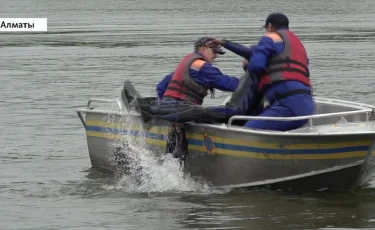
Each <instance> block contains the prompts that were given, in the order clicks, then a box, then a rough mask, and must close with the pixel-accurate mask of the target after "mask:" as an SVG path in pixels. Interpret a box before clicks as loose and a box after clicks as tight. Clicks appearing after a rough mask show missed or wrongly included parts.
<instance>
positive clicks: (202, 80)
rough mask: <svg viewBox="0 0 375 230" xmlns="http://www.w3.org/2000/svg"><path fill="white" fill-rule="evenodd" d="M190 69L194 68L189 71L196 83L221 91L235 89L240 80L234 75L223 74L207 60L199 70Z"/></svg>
mask: <svg viewBox="0 0 375 230" xmlns="http://www.w3.org/2000/svg"><path fill="white" fill-rule="evenodd" d="M192 71H195V70H190V72H191V76H192V77H193V76H194V75H195V77H194V80H195V81H196V82H197V83H199V84H201V85H204V86H206V87H212V88H215V89H219V90H222V91H229V92H233V91H235V90H236V89H237V87H238V84H239V81H240V80H239V79H238V78H236V77H231V76H228V75H224V74H223V73H221V71H220V70H219V69H218V68H216V67H214V66H212V65H211V64H210V63H208V62H206V63H205V64H204V65H202V67H201V68H200V70H199V71H196V72H195V73H194V72H192Z"/></svg>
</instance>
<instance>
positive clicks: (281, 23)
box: [263, 13, 289, 27]
mask: <svg viewBox="0 0 375 230" xmlns="http://www.w3.org/2000/svg"><path fill="white" fill-rule="evenodd" d="M269 24H271V25H272V26H276V27H289V19H288V17H287V16H286V15H285V14H283V13H271V14H269V15H268V17H267V19H266V23H265V24H264V26H263V27H266V26H268V25H269Z"/></svg>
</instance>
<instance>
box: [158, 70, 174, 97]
mask: <svg viewBox="0 0 375 230" xmlns="http://www.w3.org/2000/svg"><path fill="white" fill-rule="evenodd" d="M173 74H174V72H173V73H170V74H168V75H166V76H165V77H164V78H163V80H161V81H160V82H159V83H158V84H157V86H156V94H157V96H158V98H159V100H161V99H163V95H164V92H165V90H166V89H167V87H168V84H169V81H170V80H171V79H172V77H173Z"/></svg>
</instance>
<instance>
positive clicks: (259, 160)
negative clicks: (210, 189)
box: [85, 111, 375, 190]
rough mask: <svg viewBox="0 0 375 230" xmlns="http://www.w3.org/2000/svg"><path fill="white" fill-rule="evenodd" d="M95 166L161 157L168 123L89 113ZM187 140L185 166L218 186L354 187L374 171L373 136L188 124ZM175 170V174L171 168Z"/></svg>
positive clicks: (113, 166)
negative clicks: (145, 155)
mask: <svg viewBox="0 0 375 230" xmlns="http://www.w3.org/2000/svg"><path fill="white" fill-rule="evenodd" d="M85 120H86V135H87V144H88V149H89V154H90V159H91V163H92V166H93V167H99V168H106V169H111V170H116V169H118V167H119V166H121V164H122V163H123V158H121V154H123V155H125V156H126V154H127V152H128V151H131V146H134V147H136V146H145V148H147V149H149V150H151V151H152V153H153V154H155V155H162V154H164V151H165V144H166V139H167V133H168V130H169V127H170V123H168V122H165V121H154V122H150V123H147V124H143V123H142V121H141V118H140V117H139V116H138V115H127V116H120V115H118V114H106V113H98V112H95V111H92V112H86V118H85ZM185 129H186V134H187V138H188V142H189V151H188V158H187V160H186V162H185V164H184V170H185V172H186V173H188V174H190V175H191V176H192V177H194V178H197V179H200V180H203V181H205V182H207V183H210V184H212V185H214V186H219V187H227V188H243V187H252V186H263V185H270V186H271V187H274V188H292V189H307V190H327V189H328V190H351V189H354V188H357V187H361V186H363V185H364V184H365V183H366V182H367V181H368V180H369V178H370V177H371V175H372V173H373V171H374V155H375V149H374V135H373V134H355V135H354V134H353V135H339V134H337V135H330V136H326V135H321V136H320V135H301V136H298V135H292V136H290V135H285V133H279V132H275V133H271V134H267V135H266V134H260V133H252V132H245V131H241V130H240V129H235V128H234V129H230V128H228V127H227V126H224V125H208V124H195V123H187V124H185ZM171 173H173V172H171Z"/></svg>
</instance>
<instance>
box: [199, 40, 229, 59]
mask: <svg viewBox="0 0 375 230" xmlns="http://www.w3.org/2000/svg"><path fill="white" fill-rule="evenodd" d="M214 40H215V38H212V37H201V38H199V39H198V40H197V41H196V42H195V43H194V48H195V49H199V48H200V47H203V46H204V47H208V48H212V49H213V50H214V51H215V52H216V53H218V54H221V55H223V54H225V52H224V50H223V49H221V46H220V45H218V44H216V43H214V42H213V41H214Z"/></svg>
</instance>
